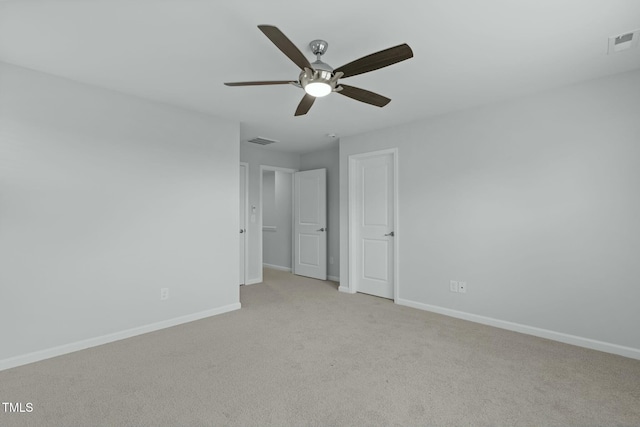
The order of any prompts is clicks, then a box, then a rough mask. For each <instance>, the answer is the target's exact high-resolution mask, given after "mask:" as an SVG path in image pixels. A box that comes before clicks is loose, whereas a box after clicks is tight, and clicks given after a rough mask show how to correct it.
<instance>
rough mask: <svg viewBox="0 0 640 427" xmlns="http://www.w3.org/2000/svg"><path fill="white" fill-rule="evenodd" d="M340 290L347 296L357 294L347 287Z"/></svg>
mask: <svg viewBox="0 0 640 427" xmlns="http://www.w3.org/2000/svg"><path fill="white" fill-rule="evenodd" d="M338 290H339V291H340V292H344V293H345V294H355V292H353V291H352V290H351V289H349V288H347V287H346V286H340V287H339V288H338Z"/></svg>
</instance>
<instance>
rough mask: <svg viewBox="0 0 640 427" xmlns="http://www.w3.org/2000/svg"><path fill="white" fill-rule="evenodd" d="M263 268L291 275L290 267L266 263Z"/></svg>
mask: <svg viewBox="0 0 640 427" xmlns="http://www.w3.org/2000/svg"><path fill="white" fill-rule="evenodd" d="M262 266H263V267H266V268H270V269H272V270H280V271H288V272H289V273H291V268H290V267H283V266H281V265H275V264H267V263H266V262H265V263H262Z"/></svg>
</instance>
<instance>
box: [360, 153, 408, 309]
mask: <svg viewBox="0 0 640 427" xmlns="http://www.w3.org/2000/svg"><path fill="white" fill-rule="evenodd" d="M387 154H391V157H392V158H393V204H394V206H393V223H394V225H393V230H394V234H395V236H394V240H393V300H394V301H397V300H398V298H399V297H398V295H400V268H399V266H400V263H399V262H398V261H399V254H400V199H399V195H400V191H399V184H398V176H399V175H400V173H399V163H398V148H397V147H394V148H387V149H384V150H378V151H371V152H368V153H359V154H351V155H350V156H349V158H348V162H349V164H348V179H349V193H348V194H349V209H348V212H347V215H348V220H347V224H348V227H349V235H348V245H349V251H348V252H347V261H348V262H347V266H348V267H347V268H348V271H349V287H348V289H349V291H348V292H349V293H355V292H357V291H358V289H357V288H356V280H355V265H354V260H355V259H356V255H357V254H356V247H357V245H356V244H354V239H355V229H356V227H355V225H356V224H355V215H354V213H355V210H356V198H355V197H354V194H355V193H356V174H355V170H356V167H357V164H358V161H360V160H362V159H366V158H368V157H375V156H383V155H387Z"/></svg>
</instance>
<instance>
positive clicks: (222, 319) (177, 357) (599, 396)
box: [0, 270, 640, 426]
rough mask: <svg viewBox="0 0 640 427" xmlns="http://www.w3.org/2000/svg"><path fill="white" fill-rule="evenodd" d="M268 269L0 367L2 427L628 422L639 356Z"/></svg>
mask: <svg viewBox="0 0 640 427" xmlns="http://www.w3.org/2000/svg"><path fill="white" fill-rule="evenodd" d="M336 288H337V286H336V284H335V283H332V282H321V281H316V280H312V279H305V278H300V277H297V276H292V275H291V274H288V273H283V272H278V271H273V270H266V271H265V282H264V283H262V284H258V285H253V286H246V287H242V289H241V302H242V309H241V310H239V311H236V312H232V313H227V314H224V315H220V316H216V317H212V318H208V319H204V320H201V321H197V322H192V323H189V324H185V325H181V326H177V327H174V328H170V329H165V330H163V331H158V332H154V333H150V334H146V335H142V336H139V337H135V338H131V339H127V340H123V341H119V342H116V343H112V344H108V345H104V346H100V347H96V348H92V349H88V350H84V351H81V352H77V353H73V354H69V355H65V356H61V357H58V358H54V359H50V360H46V361H42V362H39V363H35V364H32V365H28V366H23V367H19V368H15V369H11V370H7V371H4V372H0V400H1V401H14V402H15V401H18V402H33V406H34V410H33V412H32V413H28V414H5V413H4V412H3V410H2V407H1V406H0V425H2V426H23V425H25V426H26V425H33V426H93V425H104V426H205V425H236V426H261V425H274V426H289V425H291V426H294V425H295V426H301V425H332V426H333V425H335V426H342V425H388V426H392V425H411V426H417V425H436V426H450V425H478V426H483V425H491V426H494V425H504V426H520V425H529V426H567V425H571V426H607V425H629V426H638V425H640V361H638V360H632V359H627V358H624V357H619V356H614V355H610V354H605V353H600V352H597V351H592V350H587V349H583V348H578V347H573V346H569V345H565V344H561V343H557V342H552V341H548V340H544V339H540V338H535V337H531V336H526V335H521V334H518V333H514V332H509V331H504V330H500V329H495V328H491V327H487V326H482V325H478V324H474V323H469V322H465V321H462V320H457V319H452V318H448V317H445V316H441V315H437V314H431V313H427V312H423V311H419V310H415V309H411V308H407V307H401V306H397V305H394V304H393V303H392V302H391V301H388V300H384V299H380V298H375V297H371V296H368V295H362V294H357V295H347V294H342V293H339V292H337V290H336Z"/></svg>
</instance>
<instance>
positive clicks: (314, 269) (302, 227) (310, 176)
mask: <svg viewBox="0 0 640 427" xmlns="http://www.w3.org/2000/svg"><path fill="white" fill-rule="evenodd" d="M293 198H294V214H293V221H294V226H293V234H294V264H293V273H294V274H297V275H300V276H307V277H313V278H315V279H320V280H327V170H326V169H316V170H310V171H304V172H296V173H295V174H294V197H293Z"/></svg>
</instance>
